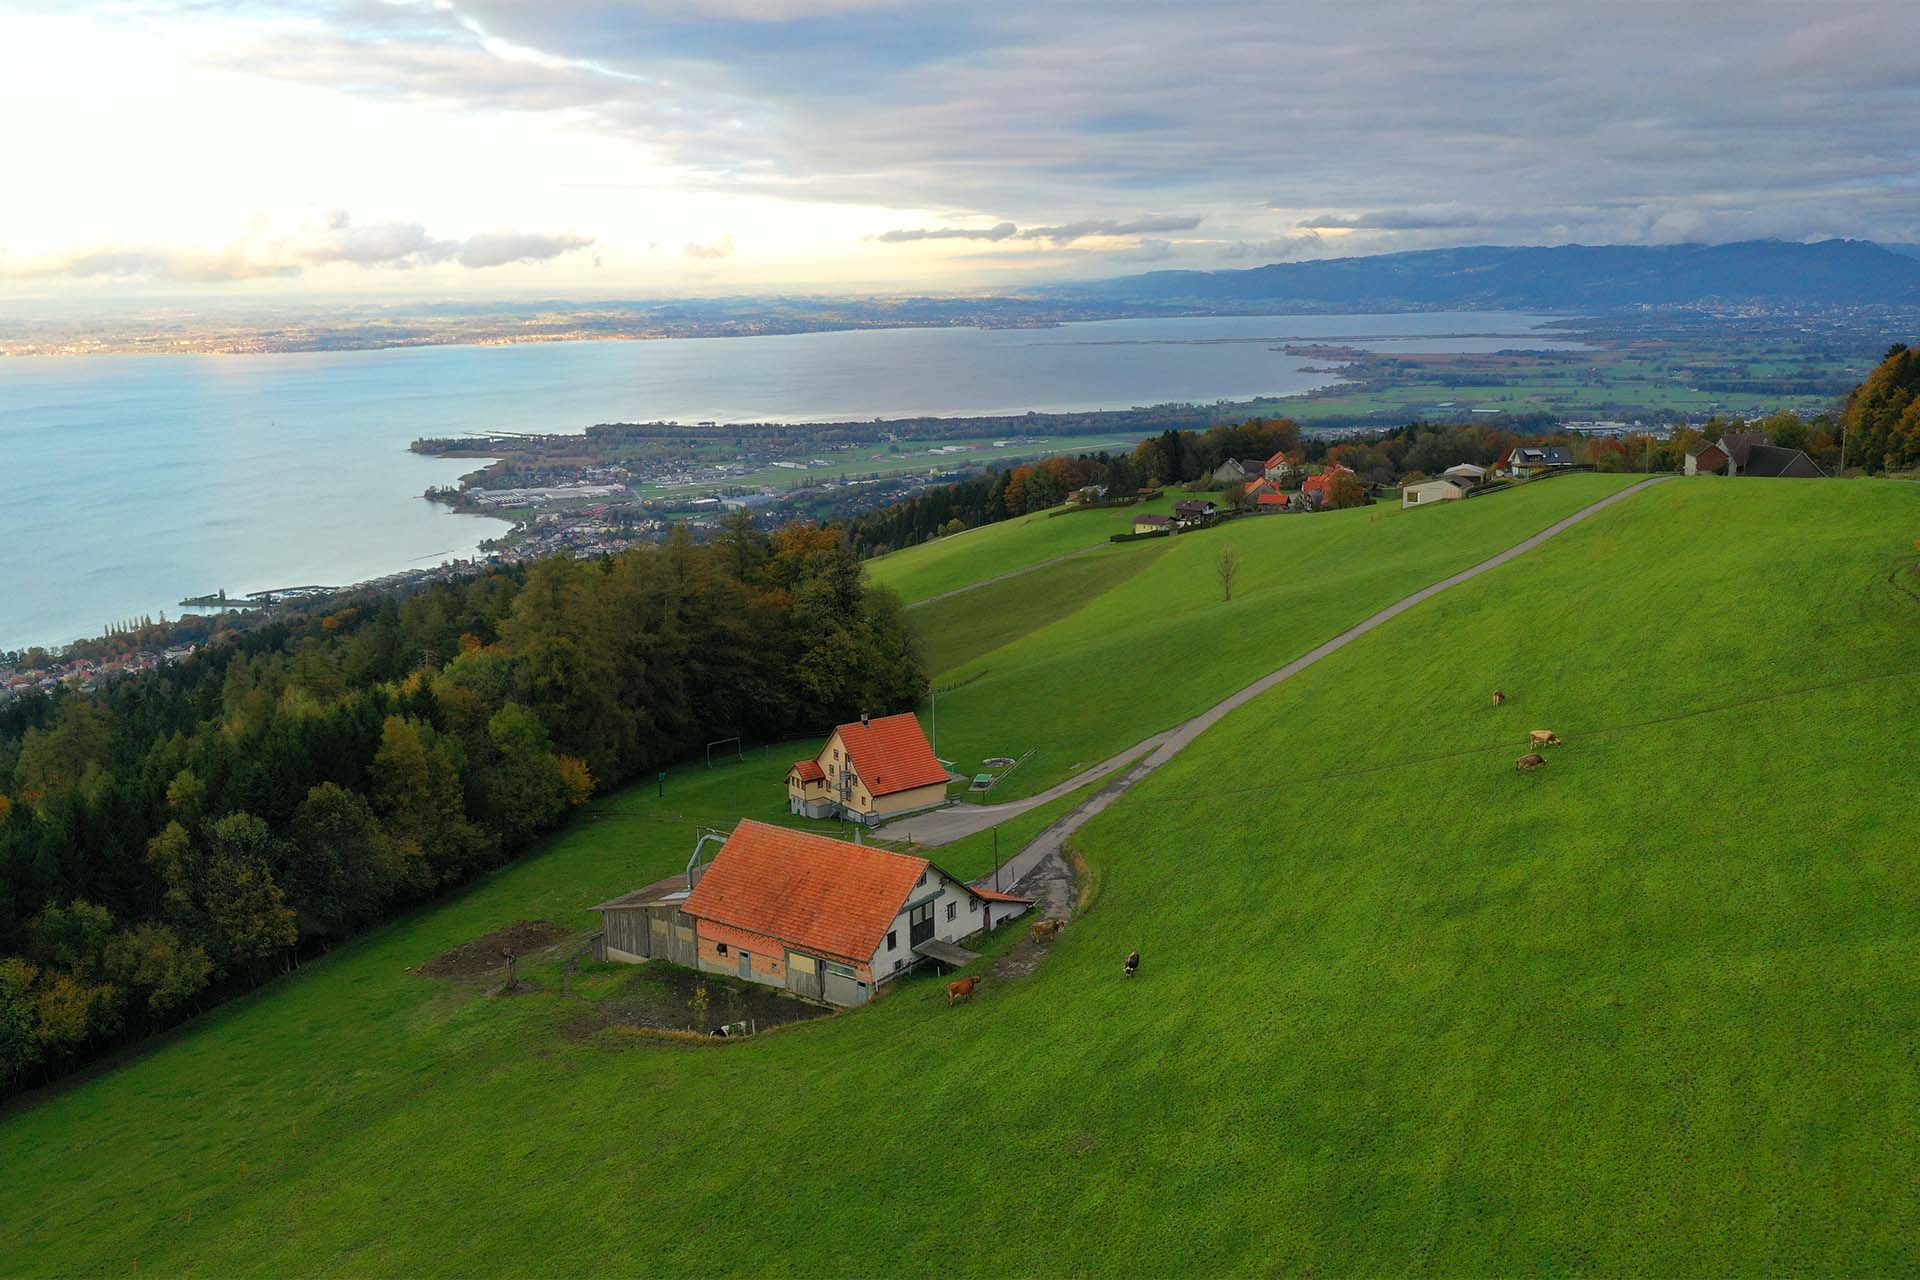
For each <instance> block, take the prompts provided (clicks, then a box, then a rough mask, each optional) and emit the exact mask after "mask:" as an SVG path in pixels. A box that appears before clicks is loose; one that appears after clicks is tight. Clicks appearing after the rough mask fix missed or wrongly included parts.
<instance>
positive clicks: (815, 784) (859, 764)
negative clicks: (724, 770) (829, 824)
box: [787, 712, 948, 823]
mask: <svg viewBox="0 0 1920 1280" xmlns="http://www.w3.org/2000/svg"><path fill="white" fill-rule="evenodd" d="M947 782H948V774H947V767H946V766H945V765H943V764H941V763H940V762H939V761H938V760H936V759H935V758H934V755H933V747H932V745H931V744H929V743H928V742H927V735H926V734H925V733H924V732H923V731H922V730H921V728H920V721H919V719H918V718H917V717H915V716H914V715H913V713H912V712H902V713H900V714H899V715H892V716H881V717H879V718H878V719H874V718H872V717H868V716H862V717H861V718H860V719H859V720H856V721H854V722H852V723H851V724H843V725H839V726H837V727H836V728H835V729H834V731H833V733H832V734H831V735H829V736H828V738H827V742H826V745H825V746H823V747H821V748H820V753H819V754H818V755H816V756H815V757H814V758H813V759H812V760H800V761H796V762H795V763H794V765H793V767H792V768H791V769H789V770H788V771H787V807H788V809H789V810H790V811H791V812H793V813H796V814H804V815H805V816H807V817H810V818H827V817H835V816H838V817H844V818H851V819H853V820H854V821H856V822H867V823H875V822H880V821H883V820H884V819H886V818H890V817H893V816H895V815H897V814H901V813H906V812H909V811H911V810H914V809H926V808H930V807H932V806H934V805H938V804H945V803H946V799H947Z"/></svg>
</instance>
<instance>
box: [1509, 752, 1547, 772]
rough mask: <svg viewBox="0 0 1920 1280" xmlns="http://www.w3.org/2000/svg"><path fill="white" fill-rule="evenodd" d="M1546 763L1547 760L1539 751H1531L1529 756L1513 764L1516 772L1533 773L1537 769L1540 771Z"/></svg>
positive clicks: (1526, 755) (1524, 756)
mask: <svg viewBox="0 0 1920 1280" xmlns="http://www.w3.org/2000/svg"><path fill="white" fill-rule="evenodd" d="M1546 762H1547V758H1546V757H1545V756H1543V755H1541V754H1540V753H1539V752H1538V751H1529V752H1527V754H1525V755H1523V756H1521V757H1520V758H1519V759H1518V760H1515V761H1514V762H1513V767H1514V769H1515V770H1517V771H1518V772H1520V773H1531V772H1533V771H1534V770H1535V769H1538V768H1539V767H1540V766H1541V765H1543V764H1545V763H1546Z"/></svg>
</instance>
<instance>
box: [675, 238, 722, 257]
mask: <svg viewBox="0 0 1920 1280" xmlns="http://www.w3.org/2000/svg"><path fill="white" fill-rule="evenodd" d="M680 252H681V253H682V254H683V255H684V256H686V257H689V258H730V257H732V256H733V237H732V236H730V235H727V236H721V237H720V238H719V239H718V240H715V241H713V242H711V243H710V244H689V245H687V246H686V247H685V248H684V249H682V250H681V251H680Z"/></svg>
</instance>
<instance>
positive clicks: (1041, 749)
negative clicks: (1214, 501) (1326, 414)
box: [909, 474, 1641, 800]
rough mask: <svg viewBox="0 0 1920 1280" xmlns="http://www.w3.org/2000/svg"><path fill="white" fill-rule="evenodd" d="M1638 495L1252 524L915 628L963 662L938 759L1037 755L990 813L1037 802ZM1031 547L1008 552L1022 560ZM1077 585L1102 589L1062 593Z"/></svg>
mask: <svg viewBox="0 0 1920 1280" xmlns="http://www.w3.org/2000/svg"><path fill="white" fill-rule="evenodd" d="M1640 478H1641V477H1638V476H1631V475H1593V474H1585V475H1570V476H1562V477H1559V478H1557V479H1553V480H1549V481H1542V482H1539V483H1535V484H1530V485H1525V486H1522V487H1520V488H1519V489H1517V490H1515V491H1513V492H1509V493H1500V494H1494V495H1490V496H1488V497H1485V498H1478V499H1475V500H1474V501H1471V502H1463V503H1450V504H1448V505H1447V506H1446V507H1445V508H1444V509H1440V510H1425V511H1402V510H1400V508H1399V507H1397V506H1395V505H1393V504H1390V503H1383V504H1377V505H1375V506H1371V507H1360V508H1355V509H1352V510H1348V511H1333V512H1325V513H1322V514H1319V515H1315V516H1312V517H1304V516H1266V517H1261V518H1257V519H1251V520H1238V521H1233V522H1230V523H1228V524H1225V525H1221V526H1219V527H1216V528H1213V529H1208V530H1205V531H1202V532H1196V533H1189V534H1182V535H1181V536H1179V537H1176V538H1173V539H1170V540H1151V541H1146V542H1138V543H1127V544H1122V545H1121V546H1118V547H1115V548H1113V549H1112V551H1110V552H1101V553H1099V557H1100V559H1099V562H1098V563H1097V564H1095V565H1084V566H1083V565H1081V564H1080V562H1079V561H1076V560H1069V561H1065V562H1062V563H1061V564H1058V565H1050V566H1048V567H1047V568H1045V569H1042V570H1040V571H1038V572H1037V573H1034V574H1030V575H1027V576H1025V577H1019V578H1012V579H1008V580H1007V581H1006V582H1004V583H997V584H994V585H992V586H987V587H982V588H980V589H978V590H976V591H969V592H966V593H965V594H961V595H956V596H952V597H949V598H948V599H946V600H942V601H938V602H935V603H933V604H930V605H928V606H926V607H925V609H924V610H915V611H914V613H913V614H911V615H909V616H910V617H912V618H913V619H914V624H913V625H914V627H915V629H916V630H917V631H919V632H920V634H921V635H922V636H923V637H929V636H931V637H939V639H937V640H933V641H929V642H928V644H929V648H930V652H931V653H932V654H933V655H934V656H936V657H942V658H947V659H949V660H954V659H959V660H958V661H955V663H954V665H952V666H950V667H946V668H944V669H942V668H941V667H939V666H934V667H933V670H934V672H935V677H934V683H935V685H936V687H938V688H940V689H941V690H942V692H941V693H940V698H939V749H940V753H941V755H942V756H943V757H944V758H946V759H951V760H954V761H956V762H958V763H959V765H960V767H961V769H962V771H966V772H971V771H972V770H973V769H974V767H975V762H976V761H978V760H980V759H982V758H984V757H989V756H1002V755H1003V756H1014V757H1017V756H1020V755H1023V754H1024V753H1026V752H1027V751H1029V750H1031V751H1032V752H1033V756H1032V758H1031V759H1030V760H1028V762H1027V763H1026V764H1025V765H1023V766H1022V767H1021V768H1020V769H1019V771H1017V772H1016V773H1015V774H1014V775H1013V776H1012V777H1011V778H1009V779H1008V780H1007V782H1006V783H1005V784H1003V786H1002V787H1001V788H1000V789H999V790H997V791H996V792H995V797H994V798H995V799H996V800H1005V799H1012V798H1016V797H1018V796H1022V795H1027V794H1030V793H1032V792H1035V791H1038V790H1041V789H1042V788H1044V787H1046V786H1049V785H1051V784H1053V783H1057V782H1059V781H1061V780H1063V779H1064V778H1066V777H1068V776H1070V775H1071V774H1073V773H1074V772H1075V771H1076V767H1077V766H1081V765H1091V764H1093V763H1095V762H1096V761H1099V760H1103V759H1106V758H1107V757H1109V756H1112V755H1115V754H1117V753H1119V752H1121V751H1124V750H1126V749H1128V748H1130V747H1132V746H1133V745H1134V744H1135V743H1137V742H1139V741H1141V740H1142V739H1144V738H1146V737H1148V736H1149V735H1150V734H1154V733H1158V732H1159V731H1161V730H1163V729H1167V728H1170V727H1172V726H1173V725H1175V724H1177V723H1179V722H1180V721H1183V720H1185V719H1187V718H1188V717H1189V716H1193V715H1196V714H1198V713H1199V712H1201V711H1203V710H1205V709H1206V708H1207V707H1209V706H1211V705H1212V704H1213V703H1215V702H1217V701H1218V700H1220V699H1221V698H1224V697H1226V696H1227V695H1228V694H1230V693H1233V692H1235V691H1236V690H1238V689H1240V688H1243V687H1244V686H1246V685H1248V684H1251V683H1252V682H1253V681H1255V680H1257V679H1258V678H1260V677H1261V676H1263V675H1265V674H1266V673H1267V672H1269V671H1272V670H1274V669H1275V668H1277V667H1280V666H1282V665H1284V664H1285V663H1286V662H1287V661H1288V660H1289V659H1291V658H1295V657H1298V656H1299V655H1300V654H1302V653H1305V652H1306V651H1307V650H1309V649H1311V648H1313V646H1314V645H1316V644H1318V643H1320V642H1321V641H1322V640H1325V639H1327V638H1328V637H1330V636H1332V635H1335V634H1337V633H1338V632H1340V631H1342V630H1344V629H1345V628H1347V627H1349V626H1352V625H1353V624H1354V623H1356V622H1358V621H1360V620H1361V619H1362V618H1364V617H1366V616H1367V615H1368V614H1370V613H1372V612H1373V611H1374V610H1376V609H1380V608H1383V607H1385V606H1386V605H1388V604H1391V603H1392V602H1393V601H1395V600H1397V599H1399V598H1400V597H1401V596H1404V595H1407V594H1409V593H1410V592H1412V591H1415V590H1417V589H1419V588H1420V587H1423V586H1425V585H1426V584H1427V583H1429V582H1434V581H1437V580H1438V579H1440V578H1444V577H1446V576H1447V575H1448V574H1450V573H1453V572H1456V571H1458V570H1460V569H1464V568H1466V567H1468V566H1469V565H1472V564H1475V563H1478V562H1479V561H1481V560H1484V559H1486V558H1487V557H1489V556H1491V555H1493V554H1495V553H1496V552H1499V551H1503V550H1505V549H1506V548H1508V547H1510V546H1512V545H1514V544H1515V543H1517V542H1519V541H1521V540H1522V539H1523V538H1525V537H1527V536H1528V535H1530V534H1533V533H1537V532H1538V531H1539V530H1541V529H1544V528H1546V527H1547V526H1548V525H1550V524H1552V523H1553V522H1554V521H1556V520H1558V519H1560V518H1561V517H1562V516H1565V515H1569V514H1571V513H1572V512H1574V511H1577V510H1579V509H1580V508H1581V507H1584V506H1586V505H1587V504H1588V503H1591V502H1593V501H1595V500H1597V499H1599V498H1602V497H1604V496H1606V495H1607V494H1609V493H1613V492H1617V491H1618V490H1620V489H1622V488H1624V487H1626V486H1627V485H1629V484H1632V483H1634V482H1635V481H1636V480H1638V479H1640ZM1018 533H1019V531H1012V532H1011V533H1010V534H1009V535H1008V536H1007V537H1006V538H1005V539H1004V540H1003V541H1002V542H1001V543H999V544H998V545H999V546H1000V547H1001V548H1003V549H1004V551H1005V552H1006V553H1007V554H1008V555H1011V553H1012V551H1013V549H1014V547H1015V546H1016V545H1019V544H1018V543H1017V541H1016V539H1017V536H1018ZM1228 545H1231V546H1233V547H1234V548H1236V549H1237V550H1238V551H1239V553H1240V556H1241V559H1242V568H1241V570H1240V574H1239V577H1238V579H1237V580H1236V582H1235V584H1234V593H1233V594H1234V598H1233V600H1232V601H1231V602H1230V603H1227V602H1223V601H1222V599H1221V590H1220V583H1219V579H1218V578H1217V576H1216V573H1215V560H1216V558H1217V556H1218V554H1219V551H1220V549H1221V548H1222V547H1223V546H1228ZM1030 558H1031V557H1030ZM1089 559H1092V557H1089ZM1070 569H1077V570H1079V571H1081V572H1083V573H1087V574H1097V575H1099V580H1098V581H1097V582H1093V583H1089V584H1087V585H1086V586H1084V587H1082V588H1079V589H1076V590H1062V589H1061V588H1062V587H1063V585H1064V582H1063V579H1064V578H1065V576H1066V575H1067V573H1068V572H1069V570H1070ZM961 637H971V638H972V639H969V640H968V641H967V642H966V643H964V644H962V643H956V641H957V640H958V639H959V638H961ZM929 719H930V718H929Z"/></svg>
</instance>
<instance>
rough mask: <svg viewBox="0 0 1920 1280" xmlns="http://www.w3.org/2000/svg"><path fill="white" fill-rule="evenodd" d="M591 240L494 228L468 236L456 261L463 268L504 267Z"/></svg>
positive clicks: (554, 255) (566, 250) (542, 258)
mask: <svg viewBox="0 0 1920 1280" xmlns="http://www.w3.org/2000/svg"><path fill="white" fill-rule="evenodd" d="M592 243H593V237H592V236H565V235H562V236H543V235H530V234H525V233H522V232H516V231H496V232H490V233H487V234H484V235H477V236H473V237H471V238H469V239H468V240H467V242H466V243H465V244H464V245H462V246H461V247H460V253H459V256H458V258H457V261H458V262H459V263H460V265H461V266H463V267H474V268H480V267H504V266H506V265H507V264H508V263H513V262H545V261H547V260H548V259H549V258H557V257H559V256H560V255H561V254H563V253H571V252H573V251H574V250H575V249H584V248H586V247H587V246H588V245H590V244H592Z"/></svg>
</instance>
